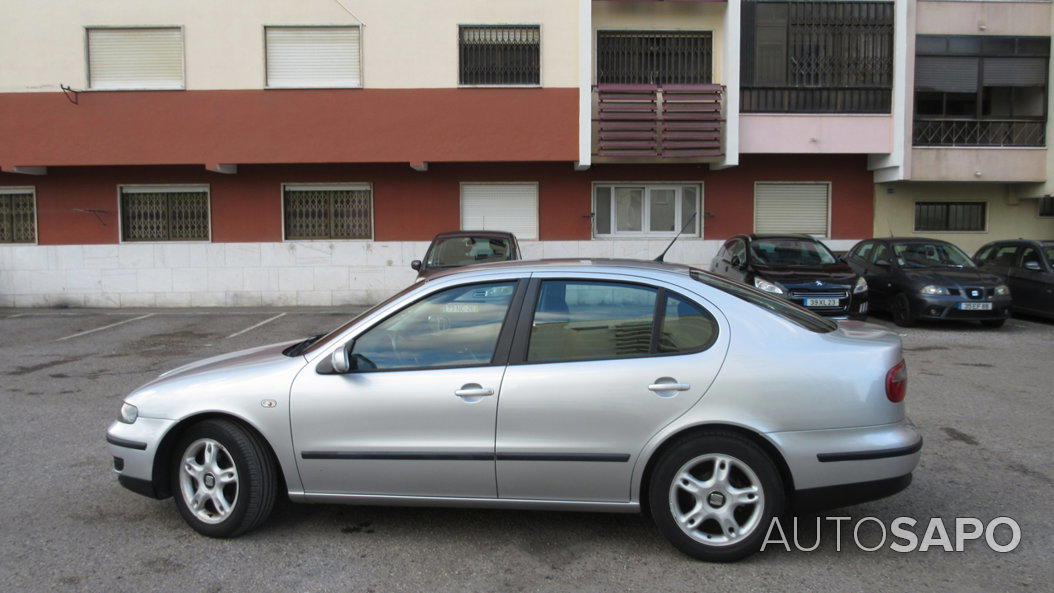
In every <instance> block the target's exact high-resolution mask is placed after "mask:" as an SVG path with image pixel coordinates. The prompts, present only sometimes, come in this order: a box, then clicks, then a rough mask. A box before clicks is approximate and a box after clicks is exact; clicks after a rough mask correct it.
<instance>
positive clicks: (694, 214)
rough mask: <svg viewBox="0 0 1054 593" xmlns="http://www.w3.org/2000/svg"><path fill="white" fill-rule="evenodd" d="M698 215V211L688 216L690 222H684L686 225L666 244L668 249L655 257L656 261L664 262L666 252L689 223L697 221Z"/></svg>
mask: <svg viewBox="0 0 1054 593" xmlns="http://www.w3.org/2000/svg"><path fill="white" fill-rule="evenodd" d="M698 215H699V213H698V212H693V213H692V216H691V217H689V218H688V222H686V223H684V226H682V227H681V230H679V231H677V234H676V235H675V236H674V238H673V241H670V244H669V245H667V246H666V249H663V250H662V253H660V254H659V257H657V258H655V261H657V262H659V263H663V258H664V257H666V252H667V251H669V250H670V248H671V247H673V244H674V243H676V242H677V239H680V238H681V234H682V233H684V231H685V230H687V229H688V225H690V224H692V223H693V222H695V217H696V216H698Z"/></svg>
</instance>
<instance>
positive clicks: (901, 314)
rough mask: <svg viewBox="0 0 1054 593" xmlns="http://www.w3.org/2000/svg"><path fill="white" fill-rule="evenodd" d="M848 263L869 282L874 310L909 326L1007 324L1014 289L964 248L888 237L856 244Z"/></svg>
mask: <svg viewBox="0 0 1054 593" xmlns="http://www.w3.org/2000/svg"><path fill="white" fill-rule="evenodd" d="M845 260H846V261H847V262H848V263H849V265H850V266H852V267H853V270H855V271H856V272H857V273H858V274H862V275H863V276H864V277H865V278H866V279H867V285H868V286H869V287H870V289H871V290H870V292H871V307H872V309H873V310H874V309H881V310H885V311H889V312H890V313H891V314H892V315H893V322H894V323H896V324H897V325H899V326H901V327H910V326H912V325H915V323H916V322H917V321H918V320H920V319H934V320H943V319H958V320H967V321H980V322H981V323H982V324H984V325H987V326H990V327H999V326H1001V325H1003V323H1004V322H1005V321H1006V318H1007V317H1008V316H1009V315H1010V289H1009V288H1007V286H1006V284H1005V283H1004V282H1003V280H1002V279H1001V278H1000V277H999V276H996V275H995V274H988V273H985V272H983V271H981V270H979V269H978V268H977V266H976V265H974V262H973V260H972V259H970V256H968V255H966V254H965V253H963V251H962V250H961V249H959V248H958V247H956V246H955V245H952V244H951V243H948V242H947V241H939V240H937V239H923V238H906V239H901V238H889V239H871V240H868V241H861V242H860V243H857V244H856V245H855V246H854V247H853V248H852V249H851V250H850V251H849V253H848V254H847V255H846V256H845Z"/></svg>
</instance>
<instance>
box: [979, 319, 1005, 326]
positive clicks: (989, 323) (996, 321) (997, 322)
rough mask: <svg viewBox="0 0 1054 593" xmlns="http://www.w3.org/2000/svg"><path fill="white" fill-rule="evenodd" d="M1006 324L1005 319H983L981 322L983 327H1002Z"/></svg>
mask: <svg viewBox="0 0 1054 593" xmlns="http://www.w3.org/2000/svg"><path fill="white" fill-rule="evenodd" d="M1004 323H1006V319H985V320H984V321H982V322H981V325H983V326H985V327H1003V324H1004Z"/></svg>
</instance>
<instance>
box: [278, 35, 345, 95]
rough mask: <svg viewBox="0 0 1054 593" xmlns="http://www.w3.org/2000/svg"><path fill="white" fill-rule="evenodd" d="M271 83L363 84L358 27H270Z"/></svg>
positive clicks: (284, 85) (303, 85)
mask: <svg viewBox="0 0 1054 593" xmlns="http://www.w3.org/2000/svg"><path fill="white" fill-rule="evenodd" d="M265 35H266V38H267V39H266V42H267V86H269V87H295V88H305V87H315V88H326V87H333V88H343V87H359V86H362V79H361V76H360V55H361V52H360V32H359V28H358V27H267V29H266V33H265Z"/></svg>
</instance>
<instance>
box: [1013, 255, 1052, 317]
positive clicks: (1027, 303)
mask: <svg viewBox="0 0 1054 593" xmlns="http://www.w3.org/2000/svg"><path fill="white" fill-rule="evenodd" d="M1013 263H1014V265H1013V266H1011V267H1010V273H1009V274H1008V278H1007V284H1008V285H1009V286H1010V296H1011V298H1013V300H1014V301H1013V302H1014V307H1017V308H1020V309H1027V310H1029V311H1042V310H1043V309H1045V308H1046V307H1044V303H1045V302H1046V301H1047V300H1048V299H1049V298H1050V292H1049V290H1050V288H1051V286H1050V282H1051V278H1050V273H1049V272H1048V270H1047V269H1046V265H1045V264H1044V262H1043V258H1042V257H1041V256H1040V253H1039V250H1038V249H1036V248H1035V247H1031V246H1028V247H1023V248H1022V249H1021V252H1020V254H1019V255H1018V257H1017V259H1016V260H1015V261H1014V262H1013Z"/></svg>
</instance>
